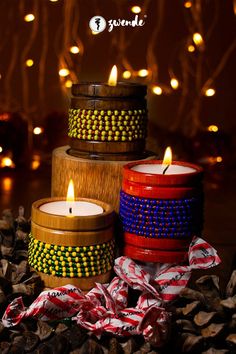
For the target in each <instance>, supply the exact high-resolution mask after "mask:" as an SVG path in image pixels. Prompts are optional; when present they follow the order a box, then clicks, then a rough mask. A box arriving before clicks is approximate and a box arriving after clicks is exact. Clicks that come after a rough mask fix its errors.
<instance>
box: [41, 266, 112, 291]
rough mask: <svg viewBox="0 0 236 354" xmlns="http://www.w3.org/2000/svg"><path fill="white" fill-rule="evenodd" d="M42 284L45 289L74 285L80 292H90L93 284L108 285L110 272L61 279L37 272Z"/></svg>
mask: <svg viewBox="0 0 236 354" xmlns="http://www.w3.org/2000/svg"><path fill="white" fill-rule="evenodd" d="M37 273H38V274H39V275H40V277H41V279H42V280H43V282H44V286H45V287H46V288H56V287H58V286H63V285H68V284H71V285H75V286H77V287H78V288H80V289H81V290H85V291H86V290H90V289H92V288H93V287H94V286H95V283H108V282H109V281H110V278H111V271H110V270H109V271H108V272H107V273H104V274H101V275H95V276H93V277H82V278H63V277H56V276H54V275H48V274H44V273H42V272H37Z"/></svg>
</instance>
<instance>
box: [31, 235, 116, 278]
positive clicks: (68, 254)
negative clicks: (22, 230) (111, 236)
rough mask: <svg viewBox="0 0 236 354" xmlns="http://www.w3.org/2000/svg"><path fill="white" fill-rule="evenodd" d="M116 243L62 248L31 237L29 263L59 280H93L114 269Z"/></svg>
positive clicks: (111, 241) (109, 242)
mask: <svg viewBox="0 0 236 354" xmlns="http://www.w3.org/2000/svg"><path fill="white" fill-rule="evenodd" d="M113 259H114V241H113V240H110V241H108V242H104V243H102V244H97V245H94V246H81V247H71V246H68V247H66V246H58V245H52V244H49V243H45V242H42V241H39V240H37V239H35V238H34V237H33V235H32V234H30V242H29V264H30V266H31V267H33V268H35V269H36V270H37V271H39V272H43V273H45V274H49V275H53V276H57V277H70V278H74V277H78V278H81V277H90V276H96V275H101V274H103V273H106V272H108V271H109V270H111V268H112V266H113Z"/></svg>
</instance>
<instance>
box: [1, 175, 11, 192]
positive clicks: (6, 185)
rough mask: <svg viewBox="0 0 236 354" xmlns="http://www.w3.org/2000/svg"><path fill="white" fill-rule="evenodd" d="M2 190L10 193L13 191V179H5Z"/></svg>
mask: <svg viewBox="0 0 236 354" xmlns="http://www.w3.org/2000/svg"><path fill="white" fill-rule="evenodd" d="M2 188H3V190H4V192H10V190H11V189H12V178H10V177H5V178H3V181H2Z"/></svg>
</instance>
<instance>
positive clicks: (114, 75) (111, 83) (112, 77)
mask: <svg viewBox="0 0 236 354" xmlns="http://www.w3.org/2000/svg"><path fill="white" fill-rule="evenodd" d="M116 84H117V66H116V65H113V67H112V69H111V73H110V76H109V79H108V85H109V86H116Z"/></svg>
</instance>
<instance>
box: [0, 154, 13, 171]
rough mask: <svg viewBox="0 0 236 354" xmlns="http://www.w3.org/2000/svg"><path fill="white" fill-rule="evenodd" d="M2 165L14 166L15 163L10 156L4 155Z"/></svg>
mask: <svg viewBox="0 0 236 354" xmlns="http://www.w3.org/2000/svg"><path fill="white" fill-rule="evenodd" d="M1 167H12V168H13V167H14V163H13V161H12V159H10V157H3V159H2V161H1Z"/></svg>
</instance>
